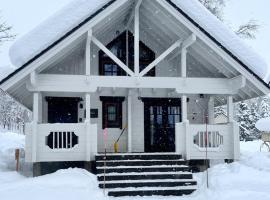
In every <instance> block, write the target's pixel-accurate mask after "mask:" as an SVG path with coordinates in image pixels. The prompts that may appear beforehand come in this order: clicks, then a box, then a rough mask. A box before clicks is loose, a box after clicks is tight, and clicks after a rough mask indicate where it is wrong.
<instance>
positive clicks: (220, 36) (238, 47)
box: [171, 0, 270, 83]
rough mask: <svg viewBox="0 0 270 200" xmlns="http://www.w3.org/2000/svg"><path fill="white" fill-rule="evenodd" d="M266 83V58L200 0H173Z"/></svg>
mask: <svg viewBox="0 0 270 200" xmlns="http://www.w3.org/2000/svg"><path fill="white" fill-rule="evenodd" d="M171 1H172V2H173V3H174V4H175V5H176V6H178V7H179V8H180V9H182V10H183V11H184V12H185V13H186V14H187V15H188V16H189V17H190V18H192V19H193V20H194V21H195V22H196V23H197V24H199V25H200V26H201V27H202V28H203V29H204V30H206V31H207V32H208V33H209V34H210V35H211V36H212V37H214V38H215V39H216V40H217V41H218V42H219V43H221V44H222V45H223V46H224V47H225V48H227V49H228V50H229V51H230V52H231V53H232V54H233V55H235V56H236V57H237V58H238V59H239V60H241V61H242V62H243V63H244V64H245V65H247V66H248V67H249V68H250V69H251V70H252V71H253V72H254V73H256V74H257V75H258V76H259V77H260V78H261V79H263V80H264V81H265V82H266V83H269V81H270V77H266V76H267V75H268V70H269V67H268V65H267V63H266V62H265V61H264V59H263V58H262V57H261V56H260V55H258V54H257V53H256V52H255V51H254V50H253V49H252V48H251V47H250V46H248V45H247V44H246V43H245V42H244V41H243V40H242V39H241V38H239V37H238V36H237V35H236V34H235V33H234V32H233V31H232V30H230V29H229V28H228V27H227V26H226V25H225V24H223V23H222V22H221V21H220V20H219V19H218V18H216V17H215V16H214V15H213V14H212V13H210V11H208V10H207V8H205V7H204V6H203V5H202V4H201V3H200V2H199V1H198V0H171Z"/></svg>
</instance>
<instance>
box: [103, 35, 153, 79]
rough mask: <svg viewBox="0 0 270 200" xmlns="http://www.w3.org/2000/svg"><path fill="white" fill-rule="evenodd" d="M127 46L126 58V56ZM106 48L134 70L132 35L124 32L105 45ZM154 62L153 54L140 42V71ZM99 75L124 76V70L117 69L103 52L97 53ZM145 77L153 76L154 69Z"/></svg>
mask: <svg viewBox="0 0 270 200" xmlns="http://www.w3.org/2000/svg"><path fill="white" fill-rule="evenodd" d="M127 44H128V56H127V55H126V54H127ZM107 48H108V49H109V50H110V51H111V52H112V53H113V54H114V55H115V56H117V57H118V58H119V59H120V60H121V61H122V62H123V63H127V59H128V67H129V68H130V69H131V70H134V37H133V34H132V33H130V32H128V43H127V32H126V31H124V32H123V33H121V34H120V35H119V36H118V37H117V38H116V39H114V40H113V41H112V42H111V43H109V44H108V45H107ZM154 60H155V53H154V52H153V51H152V50H151V49H150V48H148V47H147V46H146V45H145V44H143V43H142V42H140V71H142V70H144V69H145V67H147V66H148V65H149V64H150V63H152V62H153V61H154ZM99 74H100V75H102V76H126V75H127V74H126V73H125V71H124V70H122V68H121V67H119V66H118V65H117V64H116V63H115V62H114V61H113V60H112V59H111V58H110V57H108V56H107V55H106V54H105V53H104V52H103V51H100V52H99ZM146 76H155V68H153V69H152V70H150V71H149V72H148V73H147V74H146Z"/></svg>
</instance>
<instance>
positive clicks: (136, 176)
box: [97, 172, 192, 181]
mask: <svg viewBox="0 0 270 200" xmlns="http://www.w3.org/2000/svg"><path fill="white" fill-rule="evenodd" d="M97 178H98V181H103V180H104V175H102V174H100V175H98V176H97ZM105 179H106V180H107V181H113V180H123V181H124V180H146V179H147V180H154V179H155V180H157V179H192V173H190V172H162V173H161V172H145V173H124V174H123V173H110V174H105Z"/></svg>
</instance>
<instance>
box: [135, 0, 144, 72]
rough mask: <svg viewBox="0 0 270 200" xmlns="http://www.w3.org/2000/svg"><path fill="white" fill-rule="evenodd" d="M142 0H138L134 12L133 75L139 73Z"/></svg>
mask: <svg viewBox="0 0 270 200" xmlns="http://www.w3.org/2000/svg"><path fill="white" fill-rule="evenodd" d="M141 3H142V0H138V2H137V4H136V7H135V13H134V15H135V16H134V72H135V76H139V73H140V5H141Z"/></svg>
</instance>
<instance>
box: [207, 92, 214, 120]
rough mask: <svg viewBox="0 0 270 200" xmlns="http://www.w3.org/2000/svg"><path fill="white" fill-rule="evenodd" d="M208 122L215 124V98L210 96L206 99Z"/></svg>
mask: <svg viewBox="0 0 270 200" xmlns="http://www.w3.org/2000/svg"><path fill="white" fill-rule="evenodd" d="M208 123H209V124H215V99H214V97H210V98H209V101H208Z"/></svg>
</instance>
